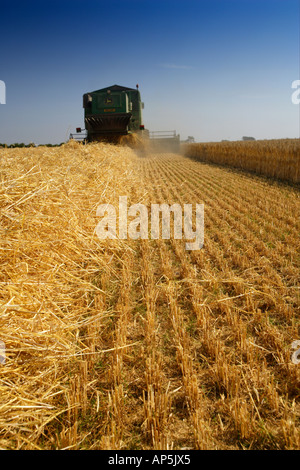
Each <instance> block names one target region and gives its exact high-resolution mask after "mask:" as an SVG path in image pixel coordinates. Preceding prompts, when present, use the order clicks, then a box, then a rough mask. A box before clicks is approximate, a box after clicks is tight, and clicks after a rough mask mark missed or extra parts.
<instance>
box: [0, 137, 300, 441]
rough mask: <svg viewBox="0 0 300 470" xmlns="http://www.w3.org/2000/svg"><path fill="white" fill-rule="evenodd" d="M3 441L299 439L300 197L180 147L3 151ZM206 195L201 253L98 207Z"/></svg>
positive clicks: (73, 145)
mask: <svg viewBox="0 0 300 470" xmlns="http://www.w3.org/2000/svg"><path fill="white" fill-rule="evenodd" d="M0 158H1V166H2V177H1V188H0V197H1V211H2V215H1V240H2V242H1V253H0V255H1V275H0V276H1V277H0V286H1V294H0V299H1V306H0V340H2V341H3V342H4V343H5V347H6V351H5V353H6V362H5V364H0V393H1V397H2V398H1V407H0V447H1V448H3V449H125V450H128V449H199V450H200V449H264V450H265V449H299V448H300V431H299V429H300V426H299V425H300V403H299V399H300V394H299V378H300V372H299V371H300V364H296V363H294V362H293V361H292V360H291V356H292V353H293V350H292V348H291V347H292V343H293V342H294V341H297V340H299V339H300V322H299V232H300V223H299V210H300V200H299V190H298V189H297V188H295V187H292V186H288V185H287V184H282V183H276V182H274V181H271V180H267V179H263V178H261V177H258V176H253V175H250V174H247V173H241V172H237V171H234V170H230V169H228V168H227V169H226V168H222V167H218V166H216V165H209V164H207V163H201V162H198V161H192V160H190V159H188V158H186V157H184V156H182V155H176V154H171V153H160V154H148V153H146V152H142V151H137V152H136V151H134V150H132V149H130V148H127V147H120V146H113V145H108V144H88V145H85V146H84V145H81V144H77V143H74V142H70V143H69V144H66V145H64V146H63V147H57V148H52V149H49V148H47V147H39V148H36V149H2V150H1V151H0ZM119 196H127V197H128V205H131V204H134V203H143V204H145V205H146V206H147V207H148V208H150V205H151V204H153V203H167V204H173V203H175V202H176V203H179V204H180V205H182V206H183V205H184V204H187V203H191V204H193V205H195V204H196V203H204V210H205V233H204V247H203V248H202V249H201V250H198V251H187V250H186V249H185V240H178V239H174V238H173V237H171V239H170V240H163V239H159V240H153V239H150V238H149V239H147V240H130V239H128V240H99V238H98V237H97V235H96V232H95V229H96V226H97V223H98V222H99V217H98V218H97V216H96V210H97V207H98V205H99V204H103V203H110V204H113V205H114V206H115V207H118V198H119Z"/></svg>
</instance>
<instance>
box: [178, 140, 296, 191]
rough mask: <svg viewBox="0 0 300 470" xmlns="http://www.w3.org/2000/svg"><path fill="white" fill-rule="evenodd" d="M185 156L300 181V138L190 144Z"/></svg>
mask: <svg viewBox="0 0 300 470" xmlns="http://www.w3.org/2000/svg"><path fill="white" fill-rule="evenodd" d="M185 153H186V155H187V156H189V157H192V158H195V159H196V160H200V161H202V162H210V163H216V164H221V165H228V166H230V167H234V168H239V169H241V170H246V171H249V172H254V173H257V174H259V175H264V176H267V177H271V178H276V179H280V180H283V181H289V182H290V183H300V139H279V140H257V141H236V142H229V141H228V142H227V141H224V142H211V143H199V144H198V143H197V144H189V145H187V146H186V148H185Z"/></svg>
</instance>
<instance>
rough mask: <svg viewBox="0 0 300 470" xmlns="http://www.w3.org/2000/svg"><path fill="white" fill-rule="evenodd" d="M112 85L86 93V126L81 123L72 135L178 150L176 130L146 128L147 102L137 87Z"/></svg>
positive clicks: (97, 140)
mask: <svg viewBox="0 0 300 470" xmlns="http://www.w3.org/2000/svg"><path fill="white" fill-rule="evenodd" d="M138 88H139V87H138V85H136V88H127V87H123V86H120V85H113V86H110V87H107V88H101V89H100V90H96V91H92V92H90V93H85V94H84V95H83V108H84V122H85V129H81V128H80V127H78V128H77V129H76V134H70V139H74V140H78V141H86V142H95V141H96V142H110V143H127V144H129V145H130V144H132V145H133V146H138V144H139V143H140V144H142V145H145V146H148V147H149V148H150V149H151V150H153V151H172V152H179V149H180V136H179V135H176V132H175V131H154V132H149V131H148V130H147V129H145V127H144V124H143V119H142V109H144V103H143V102H142V101H141V95H140V92H139V89H138Z"/></svg>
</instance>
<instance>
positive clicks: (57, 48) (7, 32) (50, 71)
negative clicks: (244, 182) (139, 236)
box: [0, 0, 300, 144]
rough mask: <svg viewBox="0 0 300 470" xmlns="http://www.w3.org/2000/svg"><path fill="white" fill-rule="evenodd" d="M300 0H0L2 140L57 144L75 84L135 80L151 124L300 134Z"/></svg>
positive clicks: (78, 101) (264, 135)
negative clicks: (298, 88) (298, 84)
mask: <svg viewBox="0 0 300 470" xmlns="http://www.w3.org/2000/svg"><path fill="white" fill-rule="evenodd" d="M299 11H300V2H299V0H203V1H202V0H107V1H102V0H51V1H49V0H40V1H37V0H29V1H25V0H24V1H22V2H21V1H15V0H9V1H7V0H2V1H1V3H0V28H1V29H0V57H1V61H0V80H3V81H4V82H5V84H6V104H0V142H6V143H13V142H25V143H28V142H31V141H33V142H35V143H37V144H39V143H60V142H63V141H65V140H67V139H68V136H69V134H70V132H74V131H75V128H76V127H78V126H81V127H84V121H83V108H82V95H83V94H84V93H85V92H88V91H93V90H96V89H99V88H103V87H106V86H110V85H114V84H118V85H123V86H129V87H132V88H134V87H135V85H136V84H137V83H138V84H139V87H140V91H141V95H142V100H143V101H144V103H145V109H144V124H145V127H146V128H147V129H149V130H173V129H175V130H176V131H177V132H178V133H179V134H180V135H181V138H182V139H186V138H187V136H188V135H191V136H194V137H195V139H196V140H197V141H199V142H201V141H202V142H206V141H220V140H222V139H228V140H239V139H241V138H242V136H244V135H247V136H253V137H255V138H257V139H271V138H285V137H292V138H294V137H300V134H299V113H300V106H299V105H295V104H293V103H292V101H291V95H292V93H293V91H294V90H293V89H292V88H291V84H292V82H293V81H294V80H298V79H300V65H299V62H300V45H299V19H300V13H299Z"/></svg>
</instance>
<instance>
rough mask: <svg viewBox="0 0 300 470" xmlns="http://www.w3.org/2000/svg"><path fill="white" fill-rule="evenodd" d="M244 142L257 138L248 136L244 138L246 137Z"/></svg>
mask: <svg viewBox="0 0 300 470" xmlns="http://www.w3.org/2000/svg"><path fill="white" fill-rule="evenodd" d="M243 140H255V138H254V137H246V136H244V137H243Z"/></svg>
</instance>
